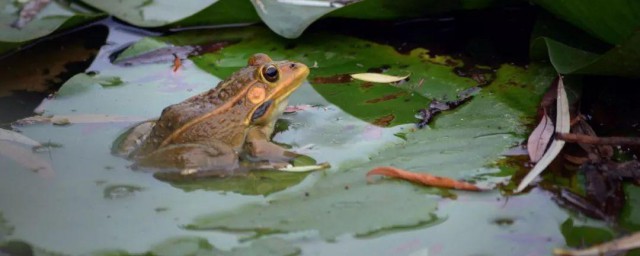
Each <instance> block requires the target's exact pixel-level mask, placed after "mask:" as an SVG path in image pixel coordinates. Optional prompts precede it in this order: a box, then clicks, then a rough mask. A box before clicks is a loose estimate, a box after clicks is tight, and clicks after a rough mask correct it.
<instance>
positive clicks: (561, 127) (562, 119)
mask: <svg viewBox="0 0 640 256" xmlns="http://www.w3.org/2000/svg"><path fill="white" fill-rule="evenodd" d="M557 83H558V99H557V103H556V108H557V109H556V132H562V133H566V132H569V129H570V128H571V121H570V119H571V116H570V114H569V100H568V99H567V92H566V91H565V89H564V82H563V81H562V77H559V78H558V79H557ZM564 144H565V142H564V141H562V140H554V141H553V142H552V143H551V146H549V150H547V152H546V153H545V154H544V156H542V159H540V161H539V162H538V163H537V164H536V165H535V166H534V167H533V169H531V171H529V173H527V176H525V177H524V178H523V179H522V181H520V185H518V188H517V189H516V190H515V192H516V193H518V192H522V190H524V189H525V188H526V187H527V186H528V185H529V183H531V182H532V181H533V180H534V179H535V178H537V177H538V175H540V173H542V171H544V169H546V168H547V166H549V164H550V163H551V161H553V159H555V158H556V156H557V155H558V154H559V153H560V151H561V150H562V148H563V147H564Z"/></svg>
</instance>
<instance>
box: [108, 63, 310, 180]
mask: <svg viewBox="0 0 640 256" xmlns="http://www.w3.org/2000/svg"><path fill="white" fill-rule="evenodd" d="M308 75H309V68H308V67H307V66H306V65H305V64H303V63H300V62H295V61H289V60H283V61H273V60H272V59H271V57H269V56H268V55H266V54H263V53H257V54H254V55H252V56H251V57H249V59H248V62H247V66H246V67H243V68H241V69H240V70H238V71H236V72H235V73H233V74H232V75H231V76H229V77H228V78H227V79H225V80H223V81H221V82H220V83H219V84H218V85H217V86H216V87H214V88H212V89H210V90H208V91H205V92H202V93H200V94H197V95H195V96H192V97H190V98H188V99H186V100H184V101H182V102H180V103H177V104H173V105H170V106H168V107H166V108H164V109H163V110H162V113H161V114H160V117H159V118H158V119H156V120H149V121H146V122H143V123H140V124H138V125H136V126H134V127H132V128H130V129H129V130H128V131H127V132H126V133H124V134H123V135H122V136H121V137H123V138H121V139H120V142H118V143H117V145H114V147H115V148H116V149H115V150H114V151H116V154H117V155H120V156H123V157H126V158H128V159H130V160H132V161H133V162H134V164H133V165H132V167H133V168H136V169H140V168H142V169H146V170H164V171H163V172H157V173H173V174H175V173H176V171H177V173H179V175H180V176H188V177H190V178H201V177H224V176H233V175H242V174H246V173H247V172H248V171H249V170H255V169H274V168H281V167H284V166H287V165H290V164H291V163H292V162H293V160H294V159H296V158H297V157H301V156H303V155H300V154H298V153H295V152H293V151H289V150H287V149H285V148H283V147H282V146H280V145H278V144H276V143H274V142H272V141H271V135H272V134H273V132H274V126H275V124H276V121H277V120H278V118H279V117H280V116H281V115H282V114H283V111H284V109H285V108H286V106H287V103H288V98H289V96H290V95H291V94H292V93H293V92H294V91H296V89H298V88H299V87H300V85H301V84H302V83H303V82H304V80H305V79H306V77H307V76H308Z"/></svg>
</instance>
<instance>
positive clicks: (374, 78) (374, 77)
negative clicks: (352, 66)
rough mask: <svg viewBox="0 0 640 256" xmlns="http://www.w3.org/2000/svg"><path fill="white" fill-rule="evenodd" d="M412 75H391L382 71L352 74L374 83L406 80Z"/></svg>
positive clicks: (354, 76)
mask: <svg viewBox="0 0 640 256" xmlns="http://www.w3.org/2000/svg"><path fill="white" fill-rule="evenodd" d="M410 75H411V74H408V75H406V76H391V75H385V74H380V73H358V74H351V77H353V79H358V80H360V81H365V82H372V83H394V82H399V81H402V80H405V79H407V78H409V76H410Z"/></svg>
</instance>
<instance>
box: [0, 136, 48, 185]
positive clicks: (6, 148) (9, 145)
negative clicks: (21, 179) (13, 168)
mask: <svg viewBox="0 0 640 256" xmlns="http://www.w3.org/2000/svg"><path fill="white" fill-rule="evenodd" d="M0 155H2V156H5V157H7V158H9V159H12V160H13V161H15V162H17V163H18V164H20V165H21V166H22V167H24V168H26V169H27V170H30V171H34V172H36V173H38V174H39V175H41V176H43V177H50V176H53V173H54V171H53V166H51V163H50V162H49V161H47V160H44V159H42V157H40V156H39V155H37V154H35V153H34V152H33V150H31V149H30V148H25V147H23V146H19V145H17V144H14V143H13V142H9V141H4V140H0Z"/></svg>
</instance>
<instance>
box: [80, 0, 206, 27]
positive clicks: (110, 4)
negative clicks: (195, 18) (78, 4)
mask: <svg viewBox="0 0 640 256" xmlns="http://www.w3.org/2000/svg"><path fill="white" fill-rule="evenodd" d="M83 2H85V3H86V4H89V5H91V6H93V7H95V8H98V9H100V10H102V11H104V12H106V13H109V14H112V15H114V16H116V17H118V18H119V19H122V20H124V21H126V22H129V23H131V24H134V25H137V26H141V27H157V26H162V25H167V24H169V23H173V22H176V21H178V20H181V19H184V18H186V17H189V16H191V15H193V14H195V13H197V12H198V11H200V10H202V9H204V8H205V7H207V6H209V5H211V4H214V3H215V2H217V1H216V0H204V1H183V2H176V1H166V0H151V1H147V0H130V1H100V0H83Z"/></svg>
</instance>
